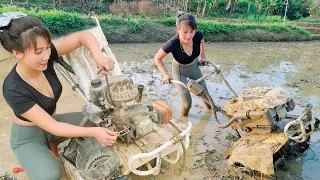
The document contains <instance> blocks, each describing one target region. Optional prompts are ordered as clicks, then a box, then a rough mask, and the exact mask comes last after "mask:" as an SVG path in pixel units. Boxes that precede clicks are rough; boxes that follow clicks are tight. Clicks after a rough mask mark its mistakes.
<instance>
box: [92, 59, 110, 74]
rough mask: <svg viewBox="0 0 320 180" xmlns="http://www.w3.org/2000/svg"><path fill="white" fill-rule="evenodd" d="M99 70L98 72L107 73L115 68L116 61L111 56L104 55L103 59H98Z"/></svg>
mask: <svg viewBox="0 0 320 180" xmlns="http://www.w3.org/2000/svg"><path fill="white" fill-rule="evenodd" d="M96 63H97V66H98V69H99V72H98V74H100V73H101V74H103V75H106V74H108V72H109V71H112V70H113V68H114V61H113V60H112V59H111V58H108V57H104V58H103V59H101V60H97V61H96Z"/></svg>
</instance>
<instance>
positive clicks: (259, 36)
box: [99, 15, 310, 43]
mask: <svg viewBox="0 0 320 180" xmlns="http://www.w3.org/2000/svg"><path fill="white" fill-rule="evenodd" d="M99 19H100V24H101V27H102V29H103V31H104V33H105V35H106V37H107V39H108V41H109V42H111V43H147V42H164V41H166V40H168V39H169V38H170V37H172V36H173V35H174V34H175V25H174V24H175V18H164V19H157V20H154V19H147V18H134V19H131V18H128V19H126V18H119V17H115V16H110V15H109V16H101V17H100V18H99ZM198 27H199V29H200V30H201V31H202V32H203V33H204V34H205V40H206V41H211V42H215V41H303V40H309V38H310V37H309V33H308V32H306V31H305V30H303V29H301V28H298V27H296V26H292V25H287V26H285V27H282V24H281V23H251V22H250V23H234V22H233V23H224V22H216V21H215V20H202V19H200V20H199V21H198Z"/></svg>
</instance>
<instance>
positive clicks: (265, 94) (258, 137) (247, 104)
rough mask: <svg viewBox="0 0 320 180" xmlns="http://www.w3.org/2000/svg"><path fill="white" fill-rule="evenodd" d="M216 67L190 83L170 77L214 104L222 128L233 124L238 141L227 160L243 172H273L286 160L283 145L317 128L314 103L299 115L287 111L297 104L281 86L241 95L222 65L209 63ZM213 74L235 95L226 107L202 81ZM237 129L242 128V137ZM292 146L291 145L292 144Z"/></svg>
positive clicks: (257, 89) (213, 112)
mask: <svg viewBox="0 0 320 180" xmlns="http://www.w3.org/2000/svg"><path fill="white" fill-rule="evenodd" d="M206 65H207V66H211V68H212V69H213V70H212V71H211V72H210V73H208V74H207V75H205V76H203V77H202V78H199V79H197V80H193V79H189V80H188V83H187V84H184V83H182V82H181V81H176V80H171V82H172V83H175V84H179V85H181V86H183V87H185V88H186V89H188V90H189V91H190V92H192V93H193V94H194V95H196V96H199V97H201V98H202V99H203V100H204V101H206V102H207V103H209V104H210V105H211V107H212V108H211V112H212V117H213V120H214V123H215V124H216V126H217V127H219V128H227V127H229V126H231V127H232V129H233V130H234V132H235V133H236V135H237V136H238V138H239V139H238V140H237V141H236V142H235V143H234V144H233V145H232V147H231V148H230V149H229V152H228V153H227V154H228V156H227V157H228V163H229V165H231V166H233V167H237V168H238V169H240V170H242V171H243V172H259V173H261V174H265V175H271V176H272V175H274V173H275V172H274V169H275V166H277V165H279V164H280V163H281V161H282V160H284V158H285V157H284V155H283V154H281V150H282V149H283V148H288V146H290V145H289V144H290V142H294V143H291V144H296V143H305V142H306V141H307V140H308V139H309V136H310V135H311V134H312V133H313V132H314V131H315V124H316V120H318V119H316V118H314V117H313V115H312V111H311V109H312V105H309V104H308V105H307V106H306V108H305V109H304V111H303V113H302V114H301V115H300V116H299V117H297V116H292V115H289V114H287V113H288V112H290V111H292V110H293V109H294V107H295V103H294V101H293V99H292V98H291V97H290V96H289V93H287V92H286V91H285V90H284V89H282V88H269V87H256V88H252V89H249V90H247V91H245V92H243V93H241V94H240V95H239V96H238V95H236V93H235V91H234V90H233V89H232V88H231V86H230V85H229V83H228V82H227V81H226V79H225V78H224V76H223V75H222V73H221V71H220V68H219V66H217V65H215V64H214V63H211V62H206ZM212 74H217V75H218V76H220V78H221V79H222V81H223V82H224V84H225V85H226V86H227V88H228V89H229V91H230V92H231V94H232V96H233V98H232V99H231V100H229V101H227V102H226V103H225V105H224V109H225V110H224V109H222V108H221V107H219V106H217V105H215V104H214V101H213V99H212V98H211V96H210V94H209V93H208V92H207V91H206V89H205V88H203V87H202V86H201V85H200V84H199V82H200V81H202V80H204V79H205V78H207V77H208V76H210V75H212ZM216 112H220V113H221V114H223V115H224V116H225V117H226V119H227V120H228V121H227V122H226V123H225V124H221V123H220V122H219V121H218V118H217V114H216ZM238 130H242V131H243V132H244V135H243V136H242V137H241V136H240V134H239V132H238ZM289 148H290V147H289Z"/></svg>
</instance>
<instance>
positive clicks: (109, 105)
mask: <svg viewBox="0 0 320 180" xmlns="http://www.w3.org/2000/svg"><path fill="white" fill-rule="evenodd" d="M93 18H94V19H95V20H96V22H97V25H98V26H97V27H95V28H93V29H91V30H90V31H91V32H92V34H93V35H94V36H96V38H97V39H98V41H99V43H100V45H101V50H102V51H103V53H104V55H105V56H106V57H111V58H112V59H113V60H115V68H114V70H113V71H112V72H111V73H110V74H109V75H107V76H101V75H98V71H99V70H98V69H97V67H96V64H95V63H94V60H93V58H92V57H91V55H90V53H89V52H88V50H87V49H85V48H83V47H82V48H79V49H77V50H75V51H73V52H72V53H71V54H68V55H67V56H66V57H64V59H66V60H67V62H68V63H67V62H66V61H64V59H63V58H59V60H58V63H55V64H54V66H55V68H56V70H58V72H60V74H61V75H62V76H63V77H64V78H65V79H66V80H67V82H68V83H69V84H70V85H71V87H72V89H73V90H74V91H77V93H78V94H79V95H80V96H81V97H82V98H83V100H84V101H85V102H86V105H85V106H84V107H83V110H82V113H83V115H84V119H83V120H82V122H81V126H93V127H94V126H99V127H105V128H108V129H110V130H112V131H117V132H118V133H119V136H118V139H117V143H116V144H115V145H114V146H110V147H102V146H100V144H99V143H98V142H97V141H96V139H94V138H72V139H71V140H70V142H69V144H68V145H67V146H66V147H64V149H63V150H62V152H60V156H61V158H62V159H63V164H64V166H65V168H66V171H67V173H68V174H69V175H70V177H71V178H72V179H77V180H78V179H113V178H116V177H121V176H124V175H128V174H129V173H130V172H132V173H134V174H137V175H140V176H145V175H151V174H153V175H156V174H158V173H159V172H160V167H161V161H162V160H165V161H167V162H169V163H177V162H178V161H179V159H180V158H181V157H182V154H184V152H185V150H186V149H187V148H188V147H189V137H190V131H191V126H192V124H191V123H190V122H189V123H180V122H177V121H175V119H173V118H172V112H171V109H170V107H168V105H166V104H164V103H163V102H152V103H142V102H141V97H142V94H143V93H142V92H143V86H141V85H136V84H134V83H133V81H132V79H131V78H130V77H129V76H127V75H124V74H122V73H121V69H120V67H119V65H118V63H117V61H116V58H115V56H114V54H113V53H112V52H111V49H110V48H109V47H108V46H107V45H108V44H107V40H106V38H105V36H104V34H103V32H102V30H101V28H100V25H99V21H98V20H97V19H96V18H95V17H93ZM70 73H72V74H74V75H75V76H76V79H77V81H74V80H73V79H72V76H73V75H71V74H70ZM73 77H74V76H73ZM77 82H79V84H77Z"/></svg>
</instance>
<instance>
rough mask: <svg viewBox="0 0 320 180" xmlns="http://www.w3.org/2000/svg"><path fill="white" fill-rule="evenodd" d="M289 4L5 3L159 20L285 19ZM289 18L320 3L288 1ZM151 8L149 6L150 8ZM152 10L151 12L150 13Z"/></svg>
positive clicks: (259, 0)
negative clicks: (179, 16)
mask: <svg viewBox="0 0 320 180" xmlns="http://www.w3.org/2000/svg"><path fill="white" fill-rule="evenodd" d="M286 1H287V0H153V1H152V0H142V1H141V0H3V1H2V3H3V4H15V5H19V6H24V7H27V8H30V9H32V10H37V9H39V10H41V9H42V10H50V9H58V10H63V11H71V12H79V13H89V12H91V11H94V12H95V13H97V14H103V13H113V14H116V15H121V16H132V15H140V16H150V17H159V16H164V15H167V14H173V13H174V12H176V11H178V10H179V11H185V12H191V13H193V14H196V15H197V16H198V17H199V16H201V17H212V16H215V17H219V16H220V17H226V16H228V17H246V16H252V15H256V16H283V15H284V11H285V6H286ZM288 2H289V3H288V11H287V17H288V18H289V19H291V20H293V19H299V18H301V17H308V16H310V15H312V16H313V17H319V14H320V1H319V0H288ZM148 4H149V5H148ZM150 8H152V10H150Z"/></svg>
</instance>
